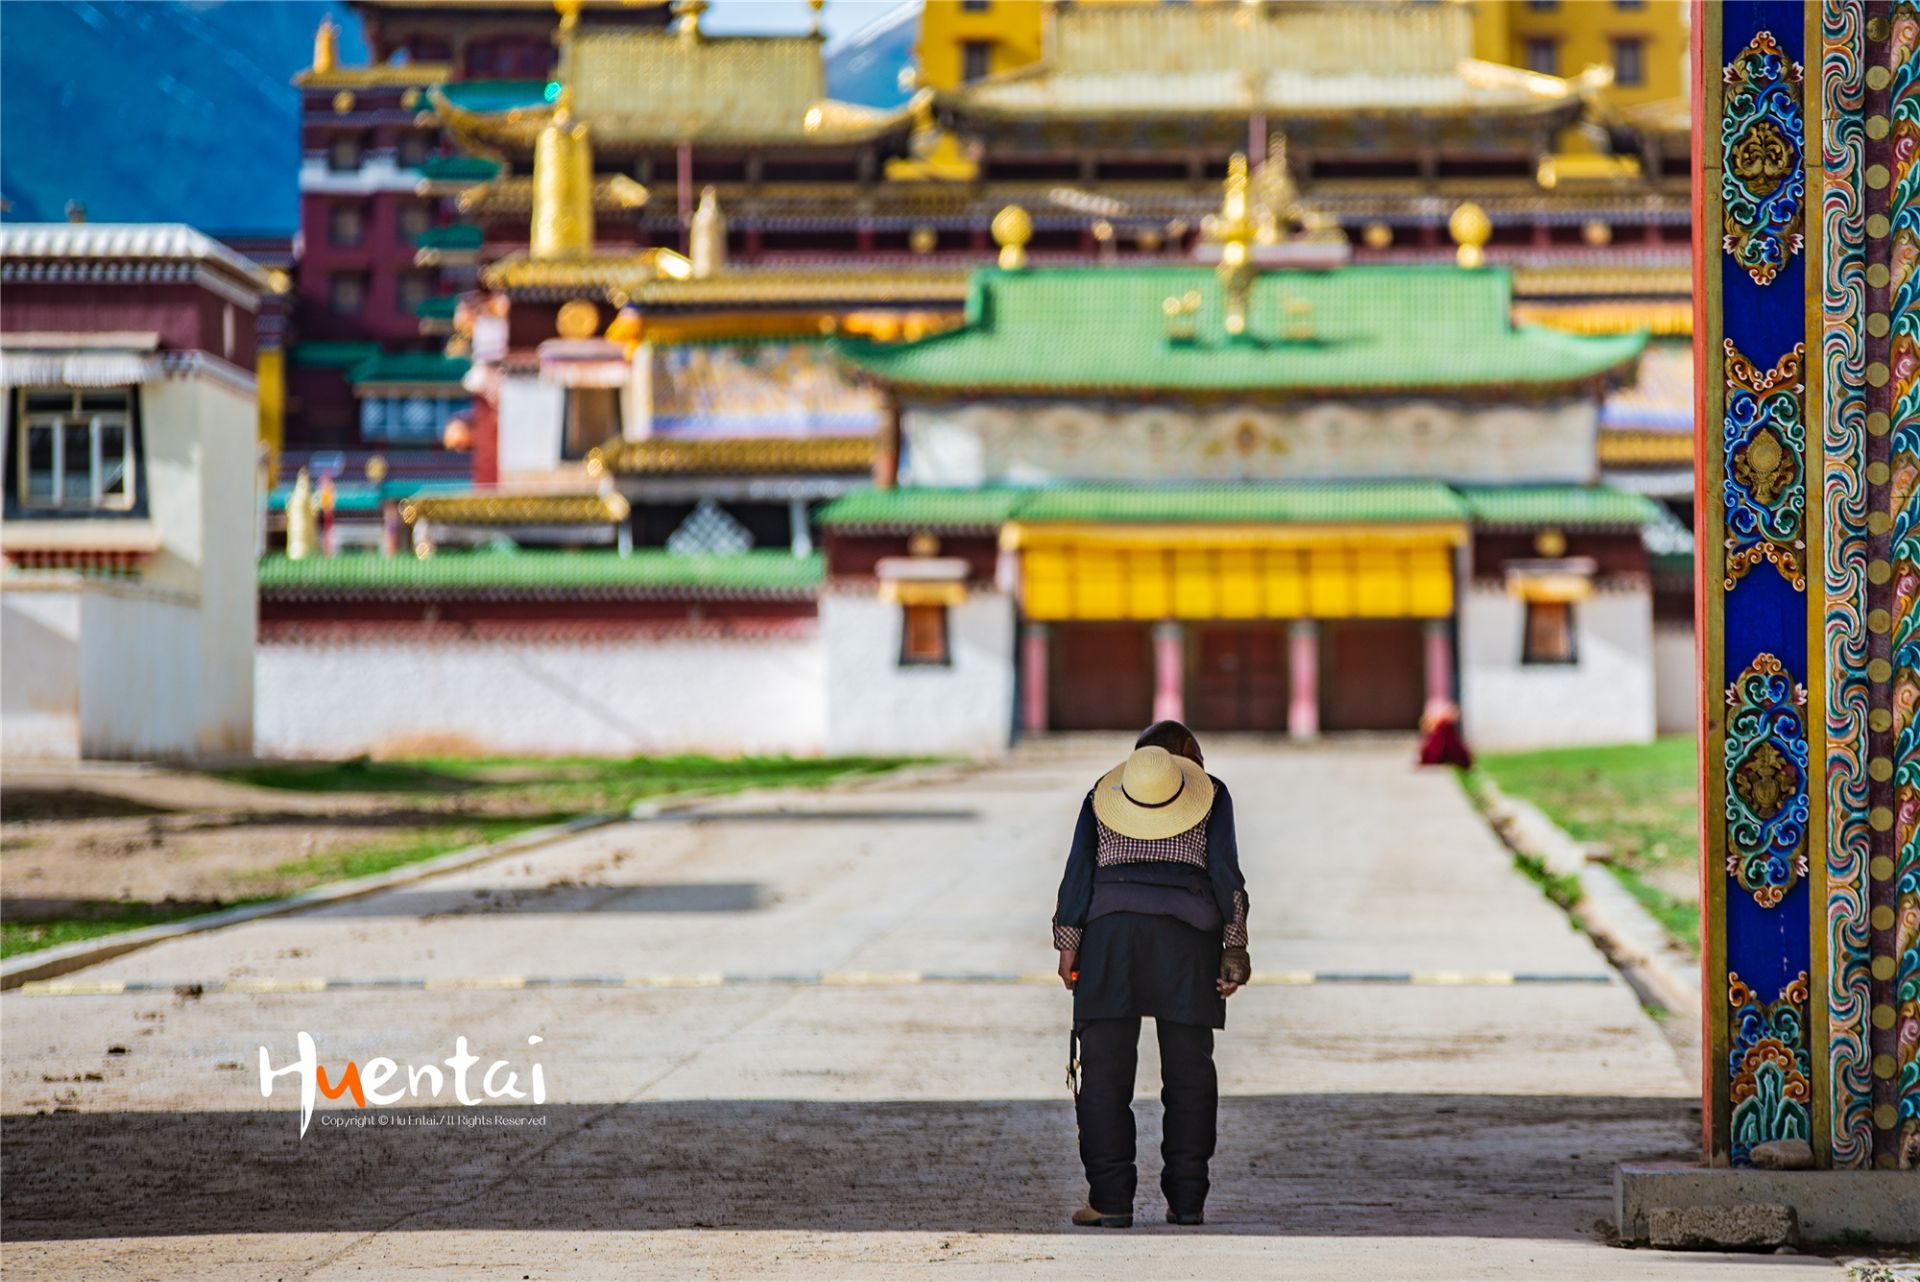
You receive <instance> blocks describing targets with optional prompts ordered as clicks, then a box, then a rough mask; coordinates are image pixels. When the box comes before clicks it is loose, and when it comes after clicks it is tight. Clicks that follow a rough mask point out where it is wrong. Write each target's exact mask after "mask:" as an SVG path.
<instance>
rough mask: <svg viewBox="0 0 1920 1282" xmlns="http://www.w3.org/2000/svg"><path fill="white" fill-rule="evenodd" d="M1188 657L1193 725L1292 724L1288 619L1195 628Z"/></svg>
mask: <svg viewBox="0 0 1920 1282" xmlns="http://www.w3.org/2000/svg"><path fill="white" fill-rule="evenodd" d="M1188 655H1189V659H1188V663H1189V679H1188V686H1187V712H1188V714H1189V715H1190V716H1191V717H1192V725H1193V728H1194V729H1196V730H1285V729H1286V728H1287V627H1286V625H1285V624H1284V623H1242V624H1233V623H1225V624H1206V625H1202V626H1196V627H1195V628H1194V629H1193V631H1192V641H1191V642H1190V648H1189V650H1188Z"/></svg>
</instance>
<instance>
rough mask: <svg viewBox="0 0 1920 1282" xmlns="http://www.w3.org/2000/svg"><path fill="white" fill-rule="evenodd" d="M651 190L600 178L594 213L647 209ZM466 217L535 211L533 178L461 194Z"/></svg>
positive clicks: (496, 182)
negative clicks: (469, 215)
mask: <svg viewBox="0 0 1920 1282" xmlns="http://www.w3.org/2000/svg"><path fill="white" fill-rule="evenodd" d="M648 195H649V193H648V191H647V189H646V188H645V187H644V186H642V185H641V184H639V183H637V182H635V181H634V180H633V179H631V178H629V177H627V176H626V175H625V174H615V175H613V176H612V177H610V178H597V179H595V180H594V183H593V211H594V212H595V213H597V214H615V213H625V212H628V211H630V210H635V209H640V208H642V207H644V206H645V205H646V203H647V200H648ZM458 203H459V206H460V212H461V213H463V214H483V215H484V214H525V213H530V212H531V211H532V209H533V179H532V178H531V177H503V178H496V179H494V180H493V181H491V182H484V183H479V184H477V185H475V186H472V187H468V188H465V189H464V190H462V191H461V192H460V196H459V200H458Z"/></svg>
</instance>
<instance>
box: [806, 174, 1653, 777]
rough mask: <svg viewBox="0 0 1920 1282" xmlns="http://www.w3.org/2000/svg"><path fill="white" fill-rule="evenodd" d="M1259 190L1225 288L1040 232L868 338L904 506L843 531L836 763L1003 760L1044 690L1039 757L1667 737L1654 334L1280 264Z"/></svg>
mask: <svg viewBox="0 0 1920 1282" xmlns="http://www.w3.org/2000/svg"><path fill="white" fill-rule="evenodd" d="M1236 184H1237V185H1238V186H1239V188H1240V189H1241V192H1240V194H1239V195H1236V191H1235V188H1236ZM1245 186H1246V179H1245V176H1244V173H1243V172H1237V171H1236V172H1235V173H1234V174H1233V175H1232V176H1230V178H1229V183H1228V193H1229V194H1228V200H1227V202H1226V205H1225V207H1224V208H1223V211H1222V214H1221V216H1220V218H1219V219H1218V220H1216V223H1215V233H1216V235H1218V236H1219V237H1220V238H1221V243H1220V246H1219V249H1220V261H1219V264H1218V265H1217V266H1215V267H1212V268H1209V267H1205V266H1191V267H1165V266H1154V267H1140V268H1134V269H1102V268H1046V267H1037V266H1029V265H1027V264H1025V263H1024V262H1023V260H1022V256H1021V255H1020V253H1019V252H1018V250H1019V243H1018V242H1019V239H1020V237H1021V235H1022V233H1023V232H1024V230H1025V228H1024V227H1022V226H1021V225H1020V224H1019V221H1018V220H1010V225H1009V231H1010V233H1011V249H1010V252H1009V253H1008V254H1007V256H1006V258H1005V259H1004V260H1003V261H1004V262H1005V263H1006V266H1003V267H1002V268H1000V269H996V270H989V271H986V272H983V273H981V274H980V275H978V276H977V277H976V278H975V280H974V284H973V292H972V293H971V295H970V296H969V299H968V305H967V321H966V323H965V324H964V325H963V326H962V327H960V328H959V329H956V330H952V331H949V332H946V333H943V334H939V335H936V336H932V337H929V338H925V339H922V340H920V341H918V342H900V343H891V344H884V343H876V342H873V341H871V340H861V339H843V340H841V341H840V342H839V343H838V344H837V346H838V349H839V351H840V352H841V353H842V354H843V356H845V357H846V359H848V360H849V361H850V362H851V363H853V364H854V365H855V366H857V367H859V368H860V369H861V370H863V371H864V372H865V373H866V374H867V375H868V376H869V377H871V378H873V379H874V380H875V381H877V382H879V383H880V384H882V385H883V386H885V387H886V388H888V390H889V393H890V395H891V396H892V397H893V398H894V400H895V402H896V403H897V405H898V413H897V415H896V416H895V418H894V419H893V421H894V422H895V423H896V424H897V439H896V440H893V441H890V442H889V443H888V444H887V445H884V446H883V447H882V449H883V453H887V452H893V451H897V456H898V477H899V484H897V485H895V486H882V487H877V488H875V489H872V490H868V491H864V492H862V493H858V494H854V495H850V496H848V497H847V498H845V499H842V500H840V501H839V502H837V503H835V504H833V505H832V506H830V507H828V508H827V509H826V510H825V512H823V514H822V518H821V519H822V522H823V524H824V525H825V526H826V529H827V537H826V553H827V575H828V583H827V589H826V592H825V595H824V596H823V597H822V602H821V626H822V631H823V633H824V635H825V636H826V639H827V651H828V654H827V660H828V669H829V672H828V684H829V691H830V699H831V698H832V696H833V695H836V694H841V693H845V694H847V695H849V696H850V697H852V698H853V703H852V704H851V706H849V707H847V708H845V709H842V708H841V707H839V706H838V705H831V704H830V707H829V725H830V727H831V728H832V731H833V733H834V735H835V736H836V737H835V738H834V739H833V740H832V741H831V742H830V746H831V747H832V748H834V749H835V750H842V751H856V750H896V751H897V750H905V749H908V748H916V749H919V750H938V749H941V748H947V749H952V748H956V747H966V748H972V749H975V750H978V749H979V748H981V747H983V746H985V744H986V742H987V741H989V740H991V739H992V738H993V737H994V736H996V735H1004V734H1006V733H1008V732H1010V731H1011V729H1012V728H1013V727H1012V724H1011V723H1012V722H1013V721H1014V720H1015V717H1014V710H1013V704H1014V695H1013V692H1014V691H1015V690H1017V691H1018V698H1017V704H1018V716H1017V722H1018V727H1019V729H1020V730H1022V731H1024V732H1026V733H1039V732H1043V731H1047V730H1054V729H1124V728H1128V727H1134V726H1138V725H1141V724H1144V723H1145V722H1147V721H1148V720H1151V719H1153V718H1154V717H1164V716H1172V717H1182V718H1186V719H1189V720H1190V721H1191V723H1192V724H1194V725H1195V726H1196V727H1198V728H1206V729H1216V730H1259V731H1286V732H1289V733H1292V734H1294V735H1296V736H1299V737H1311V736H1313V735H1315V734H1318V733H1321V732H1324V731H1337V730H1384V729H1410V728H1412V727H1413V726H1414V725H1415V724H1416V723H1417V722H1418V721H1419V719H1420V717H1421V715H1422V713H1423V711H1425V710H1430V709H1432V708H1435V707H1437V706H1439V705H1443V704H1446V703H1449V702H1452V701H1453V700H1455V699H1456V698H1457V699H1458V700H1459V702H1460V704H1461V706H1462V708H1463V711H1464V717H1465V723H1466V727H1467V730H1468V733H1469V735H1470V736H1471V737H1472V738H1473V739H1474V740H1475V741H1476V742H1478V743H1481V744H1484V745H1486V746H1500V747H1519V746H1531V745H1536V744H1542V743H1557V742H1568V741H1571V740H1587V741H1593V742H1626V741H1632V740H1638V739H1645V738H1647V737H1649V736H1650V735H1651V734H1652V733H1653V732H1654V728H1655V703H1654V684H1655V673H1654V661H1653V633H1652V599H1651V590H1650V582H1649V574H1648V561H1647V554H1646V551H1645V548H1644V546H1643V542H1642V538H1641V530H1642V527H1643V526H1645V525H1646V524H1648V523H1649V522H1651V521H1654V520H1656V519H1657V518H1658V509H1657V508H1655V507H1654V505H1653V504H1651V503H1649V502H1648V501H1646V500H1645V499H1642V498H1639V497H1637V496H1633V495H1630V494H1625V493H1622V492H1619V491H1616V490H1612V489H1608V488H1606V487H1602V486H1599V485H1597V484H1596V483H1595V482H1596V480H1597V473H1598V466H1597V461H1596V439H1597V431H1598V412H1599V407H1600V404H1601V400H1602V398H1603V397H1604V395H1605V394H1606V393H1607V392H1608V391H1609V390H1611V389H1613V388H1616V387H1618V386H1620V385H1622V384H1625V383H1628V382H1630V381H1631V379H1632V377H1633V373H1634V366H1635V362H1636V360H1637V359H1638V357H1639V354H1640V351H1641V347H1642V344H1643V342H1644V338H1643V336H1640V335H1624V336H1600V337H1583V336H1573V335H1567V334H1562V333H1558V332H1554V331H1549V330H1545V329H1541V328H1537V327H1532V326H1518V325H1515V324H1514V323H1513V322H1512V319H1511V282H1510V279H1509V277H1508V275H1507V273H1506V272H1504V271H1501V270H1499V269H1497V268H1489V267H1485V266H1478V265H1474V266H1447V267H1410V266H1397V267H1383V266H1373V265H1340V264H1338V263H1333V264H1329V263H1328V262H1326V261H1325V259H1324V258H1323V257H1322V256H1321V253H1320V250H1319V247H1317V246H1315V245H1314V244H1313V243H1312V240H1311V238H1310V237H1302V238H1299V239H1295V240H1293V241H1291V242H1287V241H1283V242H1281V243H1279V244H1278V245H1275V246H1272V247H1271V249H1270V252H1269V253H1266V254H1259V253H1255V252H1254V246H1253V241H1254V235H1255V233H1254V232H1253V230H1252V228H1253V224H1254V221H1255V220H1256V219H1257V211H1256V210H1254V209H1250V208H1249V206H1248V205H1247V203H1246V201H1245V196H1244V188H1245ZM1473 249H1474V247H1473V246H1472V245H1471V244H1469V245H1466V246H1463V250H1462V258H1463V261H1466V262H1469V263H1472V262H1475V261H1476V258H1475V254H1474V253H1470V252H1468V251H1470V250H1473ZM1263 261H1264V262H1266V263H1270V264H1272V265H1271V266H1266V267H1263V266H1262V265H1261V264H1262V262H1263ZM889 656H892V657H893V662H892V663H891V664H888V663H885V662H882V660H884V659H885V658H887V657H889ZM843 663H844V664H845V665H847V666H846V669H845V670H844V671H842V670H841V667H840V665H842V664H843ZM856 674H859V675H856ZM1677 675H1678V677H1679V679H1681V680H1683V681H1684V680H1686V675H1685V674H1684V673H1681V674H1677ZM876 687H882V688H883V691H884V693H882V692H881V691H878V690H876ZM1549 710H1552V711H1551V713H1550V714H1549Z"/></svg>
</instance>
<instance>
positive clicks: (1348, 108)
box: [948, 98, 1581, 133]
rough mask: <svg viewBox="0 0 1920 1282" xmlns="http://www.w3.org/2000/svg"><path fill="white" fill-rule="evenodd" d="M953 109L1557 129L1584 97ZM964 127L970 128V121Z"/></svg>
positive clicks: (1087, 117) (1006, 120)
mask: <svg viewBox="0 0 1920 1282" xmlns="http://www.w3.org/2000/svg"><path fill="white" fill-rule="evenodd" d="M948 110H949V112H950V114H951V116H952V117H953V119H954V120H956V121H970V120H971V121H980V122H983V123H993V124H1011V125H1025V124H1053V123H1058V124H1074V123H1085V124H1089V125H1097V124H1101V123H1103V122H1106V121H1115V120H1125V121H1142V122H1155V121H1162V122H1168V123H1173V122H1178V121H1183V120H1196V119H1201V120H1210V121H1220V122H1223V123H1232V122H1240V123H1242V124H1244V122H1245V118H1246V117H1247V115H1249V114H1253V113H1258V114H1263V115H1266V116H1268V117H1269V119H1270V120H1271V121H1272V122H1273V123H1274V124H1275V125H1277V126H1291V125H1294V124H1296V123H1306V122H1317V121H1330V120H1342V121H1345V120H1353V121H1372V122H1381V123H1388V124H1391V123H1396V122H1401V121H1405V122H1410V123H1419V122H1425V121H1431V120H1439V121H1451V120H1460V121H1476V122H1479V121H1485V120H1487V119H1488V118H1490V117H1492V118H1499V119H1504V120H1510V121H1514V122H1522V121H1524V122H1527V123H1529V124H1536V125H1538V126H1539V127H1541V128H1547V129H1552V128H1557V127H1559V126H1560V125H1562V124H1567V123H1571V122H1572V121H1573V120H1574V119H1576V118H1577V117H1578V116H1579V115H1580V112H1581V104H1580V102H1579V100H1578V99H1571V100H1567V101H1563V102H1547V103H1539V102H1512V103H1500V102H1495V103H1486V102H1456V103H1432V104H1409V105H1405V106H1401V105H1398V104H1388V103H1379V104H1367V103H1340V102H1335V103H1327V104H1325V105H1324V106H1321V105H1307V104H1299V103H1286V102H1271V101H1270V102H1255V101H1249V102H1247V103H1244V104H1220V105H1218V106H1213V105H1194V106H1183V105H1181V104H1179V103H1168V102H1166V101H1164V100H1161V101H1155V100H1153V99H1150V98H1145V99H1132V100H1129V101H1127V102H1125V103H1115V104H1112V105H1111V106H1104V107H1099V108H1057V109H1053V110H1044V111H1043V110H1034V109H1032V108H1025V107H1012V106H1010V107H1005V108H995V107H991V106H986V105H983V104H981V103H978V102H969V103H965V104H960V103H954V104H951V105H949V107H948ZM961 132H963V133H964V132H966V129H965V127H964V125H963V126H962V127H961Z"/></svg>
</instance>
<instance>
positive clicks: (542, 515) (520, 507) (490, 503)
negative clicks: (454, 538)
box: [400, 494, 629, 525]
mask: <svg viewBox="0 0 1920 1282" xmlns="http://www.w3.org/2000/svg"><path fill="white" fill-rule="evenodd" d="M628 511H629V509H628V505H627V500H626V499H625V497H623V496H622V495H619V494H442V495H431V496H426V497H419V498H411V499H408V500H407V501H406V502H405V503H403V504H401V505H400V519H401V520H402V521H405V522H406V523H407V524H408V525H413V524H415V523H416V522H420V521H428V522H432V523H433V524H436V525H610V524H614V523H616V522H619V521H624V520H626V519H627V515H628Z"/></svg>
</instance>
